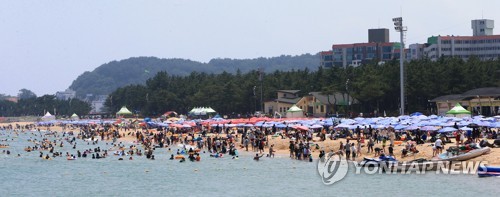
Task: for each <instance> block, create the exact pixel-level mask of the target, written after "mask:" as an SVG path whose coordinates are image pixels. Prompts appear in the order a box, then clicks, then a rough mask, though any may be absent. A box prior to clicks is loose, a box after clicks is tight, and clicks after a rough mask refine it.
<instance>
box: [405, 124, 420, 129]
mask: <svg viewBox="0 0 500 197" xmlns="http://www.w3.org/2000/svg"><path fill="white" fill-rule="evenodd" d="M417 129H418V126H416V125H411V126H409V127H406V128H405V130H417Z"/></svg>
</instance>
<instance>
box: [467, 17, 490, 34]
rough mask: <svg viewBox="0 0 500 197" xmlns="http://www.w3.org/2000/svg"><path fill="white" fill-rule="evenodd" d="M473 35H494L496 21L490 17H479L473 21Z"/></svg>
mask: <svg viewBox="0 0 500 197" xmlns="http://www.w3.org/2000/svg"><path fill="white" fill-rule="evenodd" d="M471 27H472V36H490V35H493V28H494V27H495V23H494V21H493V20H489V19H477V20H472V21H471Z"/></svg>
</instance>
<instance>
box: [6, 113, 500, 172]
mask: <svg viewBox="0 0 500 197" xmlns="http://www.w3.org/2000/svg"><path fill="white" fill-rule="evenodd" d="M16 124H19V125H20V126H24V125H29V124H36V123H34V122H12V123H0V127H2V126H7V125H12V126H15V125H16ZM37 128H38V129H40V130H45V129H47V128H48V129H50V131H54V132H58V133H60V132H64V131H66V132H69V131H73V132H75V130H74V129H67V130H63V128H62V127H60V126H51V127H46V126H39V127H37ZM76 131H77V130H76ZM131 131H134V130H128V131H124V130H123V129H120V130H119V133H120V135H121V136H123V137H120V138H118V140H117V142H124V143H133V144H137V142H136V138H135V136H133V135H127V134H128V133H130V132H131ZM221 135H222V136H224V135H225V134H221ZM267 137H268V139H269V142H268V145H274V154H275V156H276V155H279V156H280V157H282V158H287V157H289V156H290V152H289V148H288V147H289V142H290V139H289V138H286V139H281V137H280V136H277V137H276V136H274V137H273V136H272V135H268V136H267ZM237 138H238V139H237V140H236V141H235V148H236V149H238V152H239V153H240V154H244V155H246V154H249V155H253V154H255V153H257V152H254V151H252V147H251V146H249V151H246V150H245V148H243V147H241V135H238V136H237ZM318 139H319V138H317V137H315V138H313V141H312V143H313V144H314V146H312V147H311V154H312V156H313V159H314V160H316V159H318V158H319V154H320V150H324V151H325V153H326V154H328V152H329V151H330V150H333V151H334V152H336V151H338V150H339V147H340V142H342V143H343V144H345V143H346V141H347V140H346V139H344V138H340V139H337V140H330V139H329V138H327V139H326V140H325V141H318ZM450 140H451V141H452V143H448V144H446V145H445V148H444V149H446V147H448V146H454V145H456V144H455V139H451V138H450ZM105 141H106V140H105ZM488 141H489V142H490V143H492V140H491V139H489V140H488ZM352 142H354V141H350V143H352ZM316 144H317V145H318V146H319V147H320V148H319V149H316V147H315V146H316ZM366 144H367V142H365V143H363V144H362V148H361V155H358V156H357V157H356V159H355V160H356V161H358V162H360V161H362V160H363V158H364V157H374V156H375V154H374V153H367V147H366ZM388 144H389V143H388ZM404 144H405V143H404V142H403V143H402V144H400V145H396V146H394V156H395V158H396V159H397V160H398V161H401V162H403V161H411V160H414V159H419V158H425V159H429V160H431V159H433V157H432V152H433V150H432V146H431V143H430V142H426V143H425V144H421V145H416V148H417V150H418V151H419V152H418V153H416V154H413V155H409V156H407V157H404V158H403V157H402V156H401V155H402V153H401V152H402V151H401V150H402V148H403V147H404ZM171 146H172V145H171ZM376 147H378V148H382V142H380V143H378V144H377V143H375V145H374V148H376ZM387 149H388V148H387V147H386V150H385V151H384V152H388V151H387ZM443 152H445V151H444V150H443ZM268 153H269V147H265V148H264V153H263V154H264V157H266V155H267V154H268ZM467 161H486V162H488V164H489V165H500V148H492V149H491V151H490V153H488V154H485V155H481V156H479V157H476V158H473V159H470V160H467Z"/></svg>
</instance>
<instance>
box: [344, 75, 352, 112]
mask: <svg viewBox="0 0 500 197" xmlns="http://www.w3.org/2000/svg"><path fill="white" fill-rule="evenodd" d="M345 92H346V93H347V103H346V105H347V107H346V109H347V110H346V111H347V113H346V116H347V117H349V118H350V117H351V116H350V114H349V112H350V109H349V108H350V105H349V103H350V101H349V100H350V98H349V79H347V80H346V81H345Z"/></svg>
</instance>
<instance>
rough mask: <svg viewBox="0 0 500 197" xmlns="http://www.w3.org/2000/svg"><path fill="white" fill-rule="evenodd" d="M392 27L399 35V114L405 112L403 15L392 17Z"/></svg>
mask: <svg viewBox="0 0 500 197" xmlns="http://www.w3.org/2000/svg"><path fill="white" fill-rule="evenodd" d="M392 21H393V22H394V29H395V30H396V31H397V32H399V33H400V34H399V36H400V39H401V43H400V45H401V46H400V48H399V75H400V86H401V99H400V100H401V110H400V115H404V114H405V97H404V95H405V93H404V66H403V65H404V58H405V44H404V34H405V31H407V28H406V26H403V17H397V18H393V19H392Z"/></svg>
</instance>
